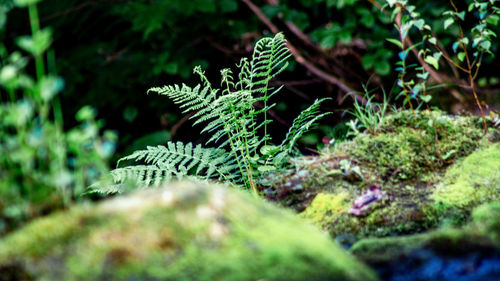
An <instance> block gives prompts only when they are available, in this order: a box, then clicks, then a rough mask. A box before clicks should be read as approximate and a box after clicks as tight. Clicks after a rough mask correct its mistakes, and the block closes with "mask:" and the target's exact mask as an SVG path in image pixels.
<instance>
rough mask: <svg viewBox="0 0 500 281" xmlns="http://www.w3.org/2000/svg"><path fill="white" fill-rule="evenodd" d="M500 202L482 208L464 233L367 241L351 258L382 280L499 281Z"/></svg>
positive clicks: (450, 230) (447, 230)
mask: <svg viewBox="0 0 500 281" xmlns="http://www.w3.org/2000/svg"><path fill="white" fill-rule="evenodd" d="M499 246H500V202H494V203H488V204H484V205H481V206H480V207H478V208H476V209H475V210H474V211H473V212H472V222H471V223H470V224H469V225H467V226H465V227H463V228H451V227H446V228H441V229H438V230H435V231H429V232H427V233H423V234H415V235H410V236H401V237H384V238H367V239H363V240H361V241H359V242H357V243H356V244H354V246H353V247H352V248H351V252H352V253H354V254H355V255H357V256H358V257H360V258H361V259H362V260H364V261H365V262H367V263H368V264H370V265H371V266H373V267H374V268H376V269H377V271H378V272H379V273H380V275H381V277H382V278H383V280H406V281H417V280H443V281H447V280H449V281H465V280H470V281H473V280H500V247H499Z"/></svg>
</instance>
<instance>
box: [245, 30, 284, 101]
mask: <svg viewBox="0 0 500 281" xmlns="http://www.w3.org/2000/svg"><path fill="white" fill-rule="evenodd" d="M290 56H291V53H290V50H288V48H287V45H286V40H285V37H284V36H283V34H282V33H278V34H276V35H275V36H274V37H272V38H271V37H268V38H263V39H261V40H259V41H258V42H257V44H256V45H255V49H254V53H253V57H252V62H251V63H250V65H251V67H250V79H251V83H250V87H251V89H252V91H256V92H262V93H265V92H267V90H268V89H267V85H268V84H269V81H270V80H271V79H272V78H274V77H275V76H276V75H278V74H279V73H281V72H282V71H284V70H285V69H286V68H287V67H288V62H287V60H288V58H290Z"/></svg>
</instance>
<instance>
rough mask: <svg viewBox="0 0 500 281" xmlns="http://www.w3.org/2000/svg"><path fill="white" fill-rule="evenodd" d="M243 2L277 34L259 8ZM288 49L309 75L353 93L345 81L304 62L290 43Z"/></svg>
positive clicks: (245, 1)
mask: <svg viewBox="0 0 500 281" xmlns="http://www.w3.org/2000/svg"><path fill="white" fill-rule="evenodd" d="M241 1H242V2H244V3H245V4H246V5H247V6H248V7H249V8H250V10H252V12H254V14H255V15H256V16H257V17H258V18H259V19H260V20H261V21H262V22H263V23H264V24H265V25H266V26H267V27H268V28H269V29H270V30H271V32H273V33H278V32H279V29H278V28H277V27H276V26H275V25H274V24H273V23H272V22H271V20H269V19H268V18H267V17H266V16H265V15H264V13H263V12H262V11H261V10H260V8H259V7H257V6H256V5H255V4H254V3H252V1H250V0H241ZM288 49H289V50H290V53H292V55H293V56H294V57H295V60H296V61H297V62H298V63H300V64H302V65H303V66H304V67H305V68H307V70H309V71H310V72H311V73H313V74H314V75H316V76H317V77H319V78H321V79H323V80H325V81H326V82H328V83H331V84H334V85H337V87H339V88H340V89H341V90H342V91H344V92H346V93H350V92H354V90H353V89H352V88H351V87H350V86H348V85H347V83H346V82H345V81H343V80H342V79H340V78H338V77H335V76H333V75H331V74H329V73H326V72H325V71H323V70H321V69H319V68H318V67H317V66H315V65H314V64H313V63H311V62H309V61H308V60H306V59H305V58H304V57H303V56H302V55H301V54H300V53H299V51H298V50H297V49H296V48H295V46H293V45H292V44H291V43H290V42H288Z"/></svg>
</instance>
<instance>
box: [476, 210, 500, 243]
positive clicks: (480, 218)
mask: <svg viewBox="0 0 500 281" xmlns="http://www.w3.org/2000/svg"><path fill="white" fill-rule="evenodd" d="M472 221H473V224H474V226H475V227H476V230H477V232H479V233H481V234H483V235H485V236H488V237H489V238H491V239H492V240H493V241H495V243H496V245H497V246H498V247H500V202H492V203H486V204H483V205H481V206H479V207H477V208H475V209H474V211H473V212H472Z"/></svg>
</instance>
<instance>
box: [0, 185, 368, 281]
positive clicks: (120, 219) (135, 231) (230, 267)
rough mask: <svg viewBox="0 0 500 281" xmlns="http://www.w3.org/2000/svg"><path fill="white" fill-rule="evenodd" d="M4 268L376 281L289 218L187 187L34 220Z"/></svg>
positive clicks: (12, 244)
mask: <svg viewBox="0 0 500 281" xmlns="http://www.w3.org/2000/svg"><path fill="white" fill-rule="evenodd" d="M20 243H22V244H20ZM20 245H21V246H20ZM2 268H10V269H12V268H18V269H19V271H20V274H21V273H22V274H28V275H29V276H32V277H33V279H35V280H56V281H57V280H68V281H72V280H132V279H134V280H376V279H377V277H376V275H375V274H374V273H373V272H372V271H371V270H370V269H368V268H366V267H365V266H363V265H362V264H360V263H358V262H357V261H356V260H355V259H354V258H353V257H351V256H350V255H349V254H348V253H346V252H345V251H344V250H343V249H341V247H339V246H338V245H336V244H334V243H332V241H330V240H329V239H328V237H327V236H325V235H324V234H322V233H320V232H319V231H318V230H317V229H315V228H314V227H312V226H310V225H308V224H306V223H304V222H303V221H302V220H301V219H299V218H297V217H296V216H294V215H293V214H291V213H289V212H286V211H284V210H281V209H277V208H276V207H274V206H271V205H270V204H267V203H264V202H262V201H260V200H258V199H256V198H253V197H252V196H251V195H249V194H246V193H243V192H238V191H235V190H229V189H226V188H223V187H219V186H205V185H201V186H200V185H197V184H187V183H186V184H178V185H176V186H170V187H167V188H164V189H160V190H150V191H147V192H142V193H137V194H133V195H131V196H127V197H123V198H117V199H114V200H110V201H106V202H105V203H102V204H99V205H96V206H90V207H75V208H73V209H71V210H69V211H67V212H65V213H60V214H56V215H53V216H49V217H47V218H45V219H43V220H38V221H35V222H33V223H31V224H30V225H28V226H27V227H26V228H23V229H21V230H19V231H17V232H15V233H13V234H11V235H9V236H6V237H5V238H4V239H3V240H1V241H0V275H2V274H3V272H2V271H1V270H2ZM21 271H22V272H21Z"/></svg>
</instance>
